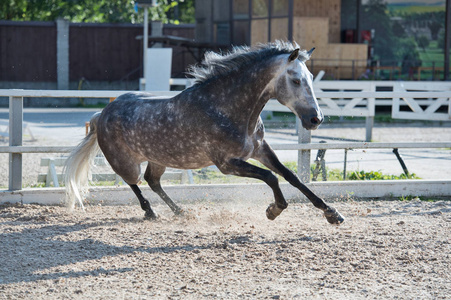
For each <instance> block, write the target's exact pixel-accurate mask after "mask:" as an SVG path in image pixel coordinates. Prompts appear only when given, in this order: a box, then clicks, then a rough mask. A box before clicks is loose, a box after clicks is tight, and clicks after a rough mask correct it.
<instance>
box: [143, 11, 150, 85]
mask: <svg viewBox="0 0 451 300" xmlns="http://www.w3.org/2000/svg"><path fill="white" fill-rule="evenodd" d="M143 34H144V36H143V77H144V76H146V75H145V74H146V71H147V47H148V45H149V15H148V13H147V6H144V33H143Z"/></svg>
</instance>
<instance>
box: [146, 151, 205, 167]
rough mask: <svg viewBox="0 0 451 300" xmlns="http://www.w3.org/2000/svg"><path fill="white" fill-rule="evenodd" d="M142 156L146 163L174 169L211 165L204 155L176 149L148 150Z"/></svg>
mask: <svg viewBox="0 0 451 300" xmlns="http://www.w3.org/2000/svg"><path fill="white" fill-rule="evenodd" d="M152 150H153V151H152ZM142 154H143V156H144V157H145V158H146V159H147V160H148V161H151V162H153V163H156V164H159V165H162V166H165V167H170V168H176V169H200V168H204V167H207V166H211V165H212V164H213V162H212V161H211V159H210V158H209V157H208V156H207V155H206V153H202V152H196V151H189V150H185V151H183V149H177V148H168V149H149V148H148V149H146V151H145V152H144V153H142Z"/></svg>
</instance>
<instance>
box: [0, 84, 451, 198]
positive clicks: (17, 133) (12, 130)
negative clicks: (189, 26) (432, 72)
mask: <svg viewBox="0 0 451 300" xmlns="http://www.w3.org/2000/svg"><path fill="white" fill-rule="evenodd" d="M347 84H348V83H347ZM359 84H362V83H361V82H359ZM354 89H355V90H359V89H360V88H354ZM126 92H128V91H54V90H0V96H3V97H9V115H10V118H9V136H10V138H9V146H1V147H0V153H9V155H10V159H9V186H8V188H9V190H11V191H14V190H21V189H22V154H23V153H67V152H70V151H71V150H72V148H71V147H57V146H56V147H55V146H53V147H50V146H23V145H22V133H23V132H22V131H23V98H24V97H55V98H76V97H85V98H88V97H89V98H114V97H118V96H119V95H121V94H124V93H126ZM178 93H179V92H152V93H151V94H153V95H154V96H167V97H172V96H174V95H176V94H178ZM316 95H317V97H318V98H319V99H320V103H322V104H323V105H325V106H327V107H328V108H327V109H330V110H325V111H326V112H328V114H329V115H353V116H356V114H357V115H358V116H370V117H373V116H374V101H373V100H372V99H376V98H377V99H389V100H391V101H392V99H395V98H399V99H416V98H422V99H423V98H425V97H427V98H429V99H432V100H431V101H435V100H434V99H446V100H440V101H441V102H440V105H448V107H449V106H450V104H449V103H450V97H451V93H450V92H449V91H446V92H443V91H441V92H437V91H434V92H427V93H426V92H408V91H397V92H374V91H371V92H367V91H361V89H360V91H352V92H350V91H338V92H337V91H333V92H330V91H328V92H324V91H321V92H317V93H316ZM341 100H344V104H342V105H341V106H340V105H337V103H340V101H341ZM362 101H363V102H362ZM279 105H280V104H277V103H275V102H274V101H273V100H271V101H270V102H269V103H268V105H267V107H265V109H266V110H270V109H276V108H277V107H279ZM357 106H360V107H357ZM436 106H437V105H436ZM277 109H280V110H285V109H286V108H285V107H283V106H282V105H280V107H279V108H277ZM348 110H349V111H351V112H352V113H349V111H348ZM348 113H349V114H348ZM326 114H327V113H326ZM435 115H436V114H435ZM435 115H434V114H432V115H430V116H435ZM446 115H447V117H446V118H445V119H447V120H451V111H450V110H449V109H448V114H446ZM440 118H442V117H440ZM301 133H302V134H303V135H307V138H305V137H304V138H303V139H302V140H303V141H304V142H305V143H306V144H294V145H293V144H286V145H285V144H279V145H273V148H274V149H275V150H298V151H299V157H300V159H299V164H300V166H299V167H298V170H300V172H301V173H300V175H301V178H303V179H304V180H305V181H308V180H309V178H310V176H309V172H310V155H309V151H310V150H311V149H356V148H363V149H369V148H449V147H451V142H436V143H328V144H312V143H310V138H309V135H310V132H306V131H304V132H301Z"/></svg>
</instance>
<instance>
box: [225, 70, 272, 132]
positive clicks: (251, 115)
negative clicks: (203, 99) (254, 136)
mask: <svg viewBox="0 0 451 300" xmlns="http://www.w3.org/2000/svg"><path fill="white" fill-rule="evenodd" d="M274 74H275V68H274V67H270V66H268V67H267V69H266V70H264V69H260V70H259V69H252V70H247V71H245V72H243V73H242V74H240V77H239V78H237V79H230V80H229V81H230V82H229V83H228V85H229V86H230V87H231V88H228V89H227V90H226V91H224V90H222V91H218V93H219V94H220V95H218V97H217V99H218V100H219V102H220V104H219V103H218V104H219V105H220V106H221V111H222V112H223V113H225V114H226V115H228V116H229V117H230V118H231V119H234V120H236V122H240V123H241V122H244V123H245V124H247V126H248V127H249V128H248V130H249V131H250V132H253V131H254V128H255V126H256V125H257V122H258V118H259V116H260V113H261V112H262V110H263V107H264V106H265V104H266V103H267V102H268V100H269V99H270V98H271V97H273V94H272V92H273V90H272V89H270V88H269V89H268V85H270V83H271V80H272V79H273V78H274Z"/></svg>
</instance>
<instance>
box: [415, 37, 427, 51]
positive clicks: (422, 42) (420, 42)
mask: <svg viewBox="0 0 451 300" xmlns="http://www.w3.org/2000/svg"><path fill="white" fill-rule="evenodd" d="M417 42H418V46H420V47H421V48H423V51H426V47H427V46H429V39H428V38H427V37H426V36H424V35H420V36H419V37H418V39H417Z"/></svg>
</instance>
